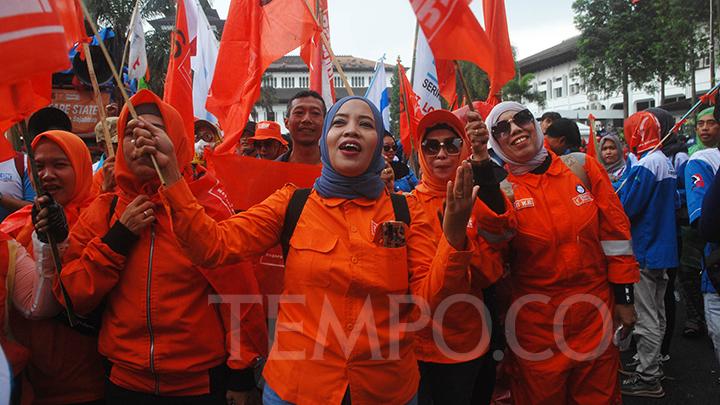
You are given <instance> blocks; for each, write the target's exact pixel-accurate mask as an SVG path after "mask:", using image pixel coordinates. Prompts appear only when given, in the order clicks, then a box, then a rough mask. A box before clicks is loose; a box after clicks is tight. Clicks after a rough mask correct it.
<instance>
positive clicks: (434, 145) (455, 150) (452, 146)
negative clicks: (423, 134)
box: [420, 137, 463, 156]
mask: <svg viewBox="0 0 720 405" xmlns="http://www.w3.org/2000/svg"><path fill="white" fill-rule="evenodd" d="M462 145H463V140H462V139H460V138H458V137H455V138H452V139H446V140H444V141H442V142H440V141H438V140H437V139H426V140H424V141H423V142H422V144H421V145H420V146H421V147H422V151H423V153H424V154H426V155H427V156H437V154H438V153H440V149H443V148H444V149H445V153H447V154H448V155H458V154H460V148H461V147H462Z"/></svg>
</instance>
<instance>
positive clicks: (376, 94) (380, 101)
mask: <svg viewBox="0 0 720 405" xmlns="http://www.w3.org/2000/svg"><path fill="white" fill-rule="evenodd" d="M389 95H390V93H389V92H388V88H387V75H386V74H385V56H383V57H382V58H380V60H379V61H378V62H377V64H376V65H375V75H374V76H373V78H372V81H371V82H370V87H368V89H367V92H366V93H365V98H367V99H368V100H370V101H372V102H373V104H375V107H377V109H378V110H380V113H381V114H382V117H383V125H384V126H385V129H386V130H388V131H389V130H390V96H389Z"/></svg>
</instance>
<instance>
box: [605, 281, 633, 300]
mask: <svg viewBox="0 0 720 405" xmlns="http://www.w3.org/2000/svg"><path fill="white" fill-rule="evenodd" d="M611 285H612V289H613V295H614V296H615V304H616V305H632V304H634V303H635V288H634V286H633V284H611Z"/></svg>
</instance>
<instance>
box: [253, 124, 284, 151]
mask: <svg viewBox="0 0 720 405" xmlns="http://www.w3.org/2000/svg"><path fill="white" fill-rule="evenodd" d="M265 139H274V140H276V141H278V142H280V143H281V144H283V145H287V141H286V140H285V139H284V138H283V137H282V135H281V134H280V124H278V123H277V122H275V121H260V122H258V123H257V125H256V126H255V135H253V137H252V138H250V141H262V140H265Z"/></svg>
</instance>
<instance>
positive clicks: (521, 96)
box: [502, 70, 545, 107]
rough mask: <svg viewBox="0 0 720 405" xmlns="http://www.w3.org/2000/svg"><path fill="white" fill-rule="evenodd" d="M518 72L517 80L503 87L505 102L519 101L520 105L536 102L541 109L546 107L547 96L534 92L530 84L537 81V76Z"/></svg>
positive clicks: (514, 79)
mask: <svg viewBox="0 0 720 405" xmlns="http://www.w3.org/2000/svg"><path fill="white" fill-rule="evenodd" d="M517 72H518V73H517V74H516V75H515V78H513V79H512V80H510V81H509V82H508V83H507V84H506V85H505V86H504V87H503V89H502V96H503V100H505V101H517V102H518V103H523V102H534V103H537V104H538V105H539V106H541V107H545V95H544V94H543V93H540V92H538V91H537V90H533V89H532V85H531V84H530V83H531V82H532V81H533V80H534V79H535V75H533V74H532V73H527V74H524V75H521V74H520V71H519V70H518V71H517Z"/></svg>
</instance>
